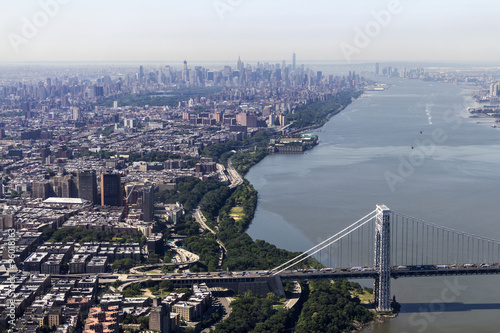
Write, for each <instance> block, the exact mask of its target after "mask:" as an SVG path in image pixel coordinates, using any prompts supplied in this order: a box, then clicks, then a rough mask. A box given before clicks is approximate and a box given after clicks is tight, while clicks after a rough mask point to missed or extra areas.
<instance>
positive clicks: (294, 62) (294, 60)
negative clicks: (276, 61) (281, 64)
mask: <svg viewBox="0 0 500 333" xmlns="http://www.w3.org/2000/svg"><path fill="white" fill-rule="evenodd" d="M296 65H297V63H296V58H295V52H293V54H292V69H293V70H295V66H296Z"/></svg>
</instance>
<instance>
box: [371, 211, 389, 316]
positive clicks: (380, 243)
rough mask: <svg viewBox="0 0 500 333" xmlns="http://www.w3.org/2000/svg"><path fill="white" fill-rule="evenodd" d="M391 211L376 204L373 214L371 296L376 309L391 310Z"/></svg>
mask: <svg viewBox="0 0 500 333" xmlns="http://www.w3.org/2000/svg"><path fill="white" fill-rule="evenodd" d="M391 215H392V214H391V211H390V209H389V208H387V206H385V205H377V214H376V216H375V261H374V262H375V269H376V270H377V273H378V276H377V278H376V279H375V285H374V288H373V290H374V291H373V297H374V301H375V304H376V306H377V310H378V311H391V310H392V308H391V242H390V240H391V238H390V236H391V235H390V226H391Z"/></svg>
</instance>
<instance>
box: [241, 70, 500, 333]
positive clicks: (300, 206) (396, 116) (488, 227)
mask: <svg viewBox="0 0 500 333" xmlns="http://www.w3.org/2000/svg"><path fill="white" fill-rule="evenodd" d="M385 81H386V82H387V83H390V84H392V86H391V87H390V89H388V90H386V91H382V92H367V94H365V95H366V96H364V97H361V98H359V99H358V100H356V101H355V102H353V103H352V104H351V105H350V106H348V107H347V108H346V109H345V110H343V111H342V112H341V113H340V114H338V115H336V116H334V117H333V118H332V119H331V120H330V121H329V122H328V123H327V124H326V125H325V126H323V127H322V128H321V129H319V130H318V131H316V132H312V133H314V134H318V135H319V138H320V144H319V145H318V146H316V147H315V148H314V149H312V150H310V151H308V152H307V153H306V154H303V155H272V156H268V157H266V158H265V159H264V160H263V161H262V162H260V163H259V164H258V165H256V166H254V167H253V168H252V169H251V170H250V172H249V173H248V174H247V177H246V178H247V179H248V180H249V181H250V182H251V183H252V184H253V185H254V187H255V188H256V189H257V190H258V191H259V202H258V206H257V211H256V214H255V219H254V221H253V223H252V225H251V226H250V229H249V234H250V235H251V236H252V237H253V238H254V239H264V240H266V241H268V242H270V243H273V244H276V245H277V246H278V247H281V248H285V249H288V250H294V251H298V250H306V249H308V248H310V247H311V246H312V245H313V244H317V243H319V242H320V241H323V240H324V239H326V238H327V237H329V236H330V235H333V234H335V233H336V232H338V231H340V230H341V229H343V228H344V227H346V226H348V225H350V224H352V223H353V222H355V221H357V220H358V219H359V218H361V217H363V216H364V215H366V214H368V213H369V212H371V211H373V210H374V209H375V205H376V204H385V205H387V206H388V207H389V208H390V209H392V210H395V211H398V212H401V213H404V214H406V215H410V216H415V217H417V218H420V219H422V220H426V221H429V222H433V223H436V224H439V225H443V226H447V227H451V228H454V229H457V230H461V231H464V232H470V233H474V234H477V235H481V236H487V237H491V238H494V239H500V218H499V214H500V211H499V210H498V201H499V199H500V129H495V128H492V126H491V125H492V124H493V121H492V120H491V119H469V118H467V117H468V115H467V112H466V109H467V107H468V106H471V105H473V101H472V100H471V98H470V97H469V94H470V90H466V89H465V87H463V86H456V85H453V84H449V83H430V82H423V81H417V80H405V79H391V80H389V79H386V80H385ZM478 122H480V123H479V124H478ZM412 147H413V149H412ZM359 282H360V283H362V284H363V285H366V286H372V283H373V282H372V281H369V280H364V281H359ZM499 282H500V276H499V275H493V276H487V277H485V276H469V277H456V278H455V277H453V276H452V277H437V278H429V277H422V278H401V279H397V280H392V293H393V294H394V295H396V298H397V300H398V302H400V303H401V305H402V309H401V314H400V315H399V316H398V317H397V318H395V319H392V320H390V321H388V322H386V323H384V324H380V325H376V326H374V327H372V328H369V329H366V330H365V331H366V332H377V333H387V332H391V333H401V332H429V333H437V332H439V333H445V332H450V333H451V332H453V333H465V332H467V333H470V332H498V330H499V329H498V327H497V325H498V320H499V319H498V318H499V317H500V288H498V285H499Z"/></svg>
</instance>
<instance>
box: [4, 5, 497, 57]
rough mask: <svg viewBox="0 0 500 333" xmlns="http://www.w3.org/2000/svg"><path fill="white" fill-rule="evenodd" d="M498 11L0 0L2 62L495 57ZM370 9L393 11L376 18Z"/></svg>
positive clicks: (494, 8) (494, 7)
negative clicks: (239, 58)
mask: <svg viewBox="0 0 500 333" xmlns="http://www.w3.org/2000/svg"><path fill="white" fill-rule="evenodd" d="M54 3H55V4H57V6H54ZM44 4H47V6H45V5H44ZM50 4H52V5H50ZM44 7H45V9H43V8H44ZM499 9H500V3H499V2H498V1H493V0H481V1H476V2H473V1H470V0H453V1H451V0H433V1H430V0H399V1H398V0H389V1H386V0H384V1H379V0H352V1H347V0H342V1H341V0H312V1H305V0H183V1H181V0H175V1H174V0H142V1H138V0H99V1H98V0H0V62H17V61H181V60H184V59H187V60H188V61H190V62H191V63H194V62H196V61H202V60H207V61H215V60H234V59H237V58H238V56H239V55H240V56H241V58H242V60H243V61H254V60H282V59H283V60H285V59H286V60H288V61H290V59H291V54H292V52H293V51H295V53H296V54H297V61H298V62H300V61H303V60H328V61H345V62H348V61H356V62H357V61H453V62H463V61H498V60H500V43H499V42H498V33H499V31H500V29H499V28H500V20H499V13H500V11H499ZM391 11H392V13H391ZM375 12H376V13H385V14H387V13H389V15H381V18H379V21H380V23H379V22H377V20H376V19H375V17H374V15H373V13H375ZM360 31H361V33H360ZM365 34H367V35H365ZM363 35H365V36H363Z"/></svg>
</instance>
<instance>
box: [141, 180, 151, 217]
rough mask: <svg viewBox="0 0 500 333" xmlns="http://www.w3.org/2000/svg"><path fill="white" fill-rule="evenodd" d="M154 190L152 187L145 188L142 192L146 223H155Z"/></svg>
mask: <svg viewBox="0 0 500 333" xmlns="http://www.w3.org/2000/svg"><path fill="white" fill-rule="evenodd" d="M153 193H154V188H153V186H151V185H148V186H144V189H143V190H142V213H143V215H144V221H145V222H153V217H154V197H153Z"/></svg>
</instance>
